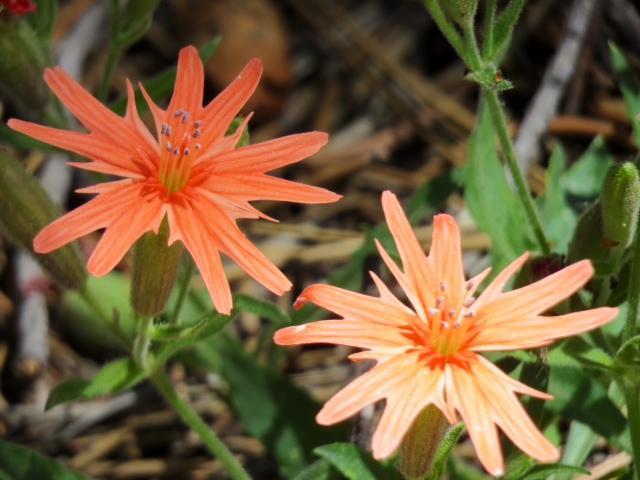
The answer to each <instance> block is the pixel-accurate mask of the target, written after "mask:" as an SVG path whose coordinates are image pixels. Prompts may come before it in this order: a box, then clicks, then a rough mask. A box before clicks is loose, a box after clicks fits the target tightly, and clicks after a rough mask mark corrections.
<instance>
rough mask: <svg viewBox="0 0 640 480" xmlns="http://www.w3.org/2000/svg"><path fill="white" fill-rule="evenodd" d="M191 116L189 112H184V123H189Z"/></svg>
mask: <svg viewBox="0 0 640 480" xmlns="http://www.w3.org/2000/svg"><path fill="white" fill-rule="evenodd" d="M190 116H191V115H190V114H189V112H184V115H182V123H187V122H188V121H189V117H190Z"/></svg>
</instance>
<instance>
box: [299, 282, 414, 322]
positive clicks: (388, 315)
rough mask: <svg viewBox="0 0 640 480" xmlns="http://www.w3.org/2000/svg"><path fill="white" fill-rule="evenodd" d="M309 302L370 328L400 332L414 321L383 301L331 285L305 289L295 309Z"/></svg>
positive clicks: (408, 315) (313, 286)
mask: <svg viewBox="0 0 640 480" xmlns="http://www.w3.org/2000/svg"><path fill="white" fill-rule="evenodd" d="M307 302H313V303H315V304H316V305H318V306H319V307H322V308H324V309H326V310H329V311H331V312H334V313H337V314H338V315H341V316H343V317H344V318H347V319H352V320H358V321H361V322H364V323H367V324H371V325H372V326H375V325H384V326H387V327H389V328H390V329H391V328H395V329H397V328H398V326H408V325H410V323H411V322H412V321H413V320H412V318H411V317H415V316H414V315H412V314H408V313H407V312H406V311H405V310H404V309H403V308H399V307H398V306H395V305H393V304H390V303H389V302H386V301H384V300H383V299H382V298H377V297H371V296H369V295H363V294H361V293H356V292H351V291H349V290H344V289H342V288H339V287H333V286H331V285H322V284H315V285H311V286H310V287H307V288H305V289H304V291H303V292H302V293H301V294H300V296H299V297H298V299H297V300H296V303H295V307H296V308H300V307H301V306H302V305H304V304H305V303H307Z"/></svg>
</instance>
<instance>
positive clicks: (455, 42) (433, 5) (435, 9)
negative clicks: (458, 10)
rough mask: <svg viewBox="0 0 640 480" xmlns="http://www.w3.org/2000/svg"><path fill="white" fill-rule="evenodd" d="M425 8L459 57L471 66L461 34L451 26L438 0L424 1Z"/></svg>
mask: <svg viewBox="0 0 640 480" xmlns="http://www.w3.org/2000/svg"><path fill="white" fill-rule="evenodd" d="M423 2H424V6H425V8H426V9H427V11H428V12H429V14H430V15H431V18H433V21H434V22H436V25H438V28H439V29H440V31H441V32H442V34H443V35H444V36H445V38H446V39H447V41H448V42H449V43H450V44H451V46H452V47H453V49H454V50H455V51H456V53H457V54H458V56H459V57H460V58H461V59H462V61H463V62H464V63H466V64H467V66H469V61H468V60H469V59H468V58H467V57H468V55H467V48H466V45H465V44H464V41H463V40H462V37H460V34H459V33H458V31H457V30H456V28H455V26H454V25H452V24H451V22H450V21H449V19H448V18H447V14H446V13H445V12H444V11H443V10H442V7H440V4H439V3H438V0H423Z"/></svg>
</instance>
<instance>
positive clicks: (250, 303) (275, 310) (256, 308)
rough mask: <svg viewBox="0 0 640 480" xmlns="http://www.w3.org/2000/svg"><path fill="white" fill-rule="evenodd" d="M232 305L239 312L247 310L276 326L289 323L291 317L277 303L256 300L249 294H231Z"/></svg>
mask: <svg viewBox="0 0 640 480" xmlns="http://www.w3.org/2000/svg"><path fill="white" fill-rule="evenodd" d="M233 307H234V308H235V309H236V310H237V311H240V312H249V313H253V314H254V315H257V316H258V317H261V318H266V319H267V320H271V321H272V322H273V323H275V324H276V325H278V326H286V325H290V324H291V317H289V315H288V314H287V313H285V312H283V311H282V310H281V309H280V308H279V307H278V306H277V305H275V304H274V303H272V302H268V301H267V300H258V299H257V298H253V297H250V296H249V295H242V294H236V295H234V296H233Z"/></svg>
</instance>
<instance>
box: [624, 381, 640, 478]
mask: <svg viewBox="0 0 640 480" xmlns="http://www.w3.org/2000/svg"><path fill="white" fill-rule="evenodd" d="M622 388H623V390H624V396H625V400H626V403H627V420H628V422H629V432H630V433H631V450H632V456H633V468H634V470H635V477H634V478H636V479H638V478H640V383H639V382H628V381H627V382H624V384H623V386H622Z"/></svg>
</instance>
